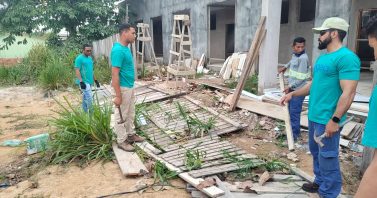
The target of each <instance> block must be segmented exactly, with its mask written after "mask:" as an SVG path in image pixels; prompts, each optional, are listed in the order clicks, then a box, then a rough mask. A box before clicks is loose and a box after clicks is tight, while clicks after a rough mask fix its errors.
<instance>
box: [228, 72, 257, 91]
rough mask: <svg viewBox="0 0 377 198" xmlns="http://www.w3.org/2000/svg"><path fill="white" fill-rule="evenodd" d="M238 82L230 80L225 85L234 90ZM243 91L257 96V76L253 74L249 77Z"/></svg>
mask: <svg viewBox="0 0 377 198" xmlns="http://www.w3.org/2000/svg"><path fill="white" fill-rule="evenodd" d="M237 84H238V82H237V81H235V80H234V79H232V80H231V81H229V82H226V85H227V87H228V88H230V89H235V88H236V87H237ZM243 90H245V91H248V92H250V93H253V94H258V75H256V74H254V75H253V76H251V77H249V78H248V79H247V80H246V82H245V87H244V89H243Z"/></svg>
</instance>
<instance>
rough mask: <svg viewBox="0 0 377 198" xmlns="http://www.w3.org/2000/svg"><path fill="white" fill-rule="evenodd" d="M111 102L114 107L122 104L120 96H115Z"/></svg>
mask: <svg viewBox="0 0 377 198" xmlns="http://www.w3.org/2000/svg"><path fill="white" fill-rule="evenodd" d="M113 102H114V105H115V106H116V107H119V106H120V104H122V97H121V96H115V98H114V100H113Z"/></svg>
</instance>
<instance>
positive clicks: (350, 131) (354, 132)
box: [341, 122, 364, 140]
mask: <svg viewBox="0 0 377 198" xmlns="http://www.w3.org/2000/svg"><path fill="white" fill-rule="evenodd" d="M363 131H364V124H361V123H356V122H350V123H348V124H346V125H345V126H344V127H343V130H342V132H341V135H342V136H343V138H345V139H348V140H353V139H357V140H359V139H360V138H361V136H362V134H363Z"/></svg>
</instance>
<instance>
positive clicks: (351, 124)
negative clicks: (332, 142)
mask: <svg viewBox="0 0 377 198" xmlns="http://www.w3.org/2000/svg"><path fill="white" fill-rule="evenodd" d="M356 125H357V123H356V122H349V123H347V124H346V125H344V126H343V129H342V131H341V132H340V134H341V135H342V136H345V137H348V136H349V135H350V133H351V132H352V130H353V129H354V128H355V127H356Z"/></svg>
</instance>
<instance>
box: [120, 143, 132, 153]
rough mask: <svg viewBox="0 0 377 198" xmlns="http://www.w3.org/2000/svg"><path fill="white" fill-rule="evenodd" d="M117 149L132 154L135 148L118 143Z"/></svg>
mask: <svg viewBox="0 0 377 198" xmlns="http://www.w3.org/2000/svg"><path fill="white" fill-rule="evenodd" d="M118 148H120V149H122V150H124V151H127V152H134V151H135V148H134V147H133V146H132V145H131V144H130V143H128V142H122V143H118Z"/></svg>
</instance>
